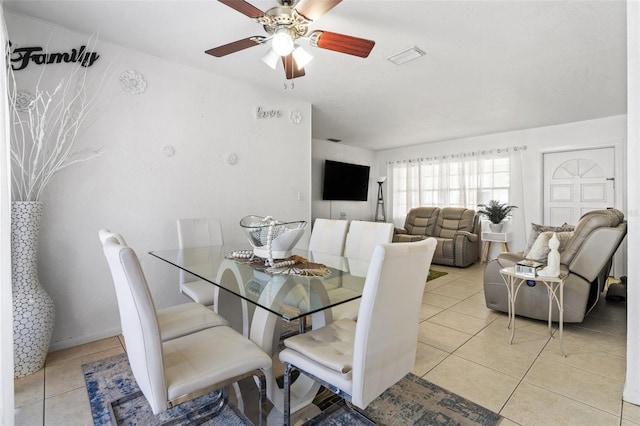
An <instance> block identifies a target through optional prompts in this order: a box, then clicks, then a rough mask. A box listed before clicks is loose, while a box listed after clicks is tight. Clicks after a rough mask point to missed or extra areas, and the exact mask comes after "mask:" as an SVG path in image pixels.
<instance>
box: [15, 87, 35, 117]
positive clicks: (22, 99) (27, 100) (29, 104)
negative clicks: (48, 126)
mask: <svg viewBox="0 0 640 426" xmlns="http://www.w3.org/2000/svg"><path fill="white" fill-rule="evenodd" d="M35 99H36V97H35V96H34V95H33V94H32V93H29V92H27V91H26V90H18V91H17V93H16V103H15V107H16V111H18V112H28V111H29V110H30V109H32V108H33V106H34V104H33V101H34V100H35Z"/></svg>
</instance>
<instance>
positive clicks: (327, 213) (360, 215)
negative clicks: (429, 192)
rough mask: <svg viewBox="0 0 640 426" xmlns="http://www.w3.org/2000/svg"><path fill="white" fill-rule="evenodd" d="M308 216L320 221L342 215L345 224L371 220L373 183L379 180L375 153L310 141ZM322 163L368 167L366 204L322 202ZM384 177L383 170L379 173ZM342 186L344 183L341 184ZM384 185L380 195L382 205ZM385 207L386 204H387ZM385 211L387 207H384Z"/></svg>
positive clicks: (374, 198)
mask: <svg viewBox="0 0 640 426" xmlns="http://www.w3.org/2000/svg"><path fill="white" fill-rule="evenodd" d="M312 157H313V160H312V179H311V182H312V190H311V196H312V213H311V215H312V216H313V218H314V219H315V218H317V217H322V218H329V219H340V213H341V212H344V213H346V217H347V219H349V220H374V217H373V216H374V214H375V212H376V201H377V199H378V184H377V179H378V177H379V176H380V171H379V169H378V165H377V161H376V152H375V151H371V150H368V149H362V148H356V147H353V146H348V145H342V144H340V143H336V142H329V141H324V140H320V139H314V140H313V149H312ZM324 160H333V161H342V162H344V163H353V164H360V165H365V166H369V167H371V169H370V171H369V196H368V199H367V201H323V200H322V179H323V176H324V175H323V171H324ZM382 170H383V173H382V175H384V174H385V173H386V171H385V170H386V169H382ZM345 184H346V183H345ZM386 189H387V188H386V183H385V184H384V185H383V193H384V197H385V204H387V203H386V195H387V193H386ZM387 205H388V204H387ZM387 211H389V210H388V207H387Z"/></svg>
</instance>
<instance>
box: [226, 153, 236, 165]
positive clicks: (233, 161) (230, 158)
mask: <svg viewBox="0 0 640 426" xmlns="http://www.w3.org/2000/svg"><path fill="white" fill-rule="evenodd" d="M237 162H238V156H237V155H236V154H229V155H227V164H229V165H231V166H234V165H235V164H236V163H237Z"/></svg>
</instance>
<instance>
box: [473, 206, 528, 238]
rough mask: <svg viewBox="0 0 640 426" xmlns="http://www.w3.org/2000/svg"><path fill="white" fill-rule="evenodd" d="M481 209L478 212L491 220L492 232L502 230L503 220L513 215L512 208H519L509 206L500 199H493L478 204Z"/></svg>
mask: <svg viewBox="0 0 640 426" xmlns="http://www.w3.org/2000/svg"><path fill="white" fill-rule="evenodd" d="M478 207H480V210H478V214H479V215H481V216H484V217H486V218H487V219H488V220H489V222H490V223H489V228H491V231H492V232H500V231H502V222H503V221H504V220H505V219H506V218H508V217H509V216H511V210H513V209H517V208H518V207H517V206H508V205H507V204H505V203H501V202H500V201H498V200H491V201H489V204H478Z"/></svg>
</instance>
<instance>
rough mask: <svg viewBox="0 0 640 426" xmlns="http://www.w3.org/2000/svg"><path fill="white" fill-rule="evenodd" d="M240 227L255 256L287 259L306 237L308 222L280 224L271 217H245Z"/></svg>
mask: <svg viewBox="0 0 640 426" xmlns="http://www.w3.org/2000/svg"><path fill="white" fill-rule="evenodd" d="M240 226H241V227H242V229H243V230H244V232H245V233H246V234H247V238H248V239H249V243H251V245H252V246H253V254H255V255H256V256H258V257H261V258H264V259H286V258H287V257H289V256H291V254H292V250H293V247H294V246H295V245H296V243H297V242H298V241H300V238H302V236H303V235H304V230H305V228H306V227H307V222H306V221H304V220H299V221H296V222H280V221H277V220H274V219H273V218H271V217H270V216H267V217H262V216H245V217H243V218H242V219H241V220H240Z"/></svg>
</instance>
